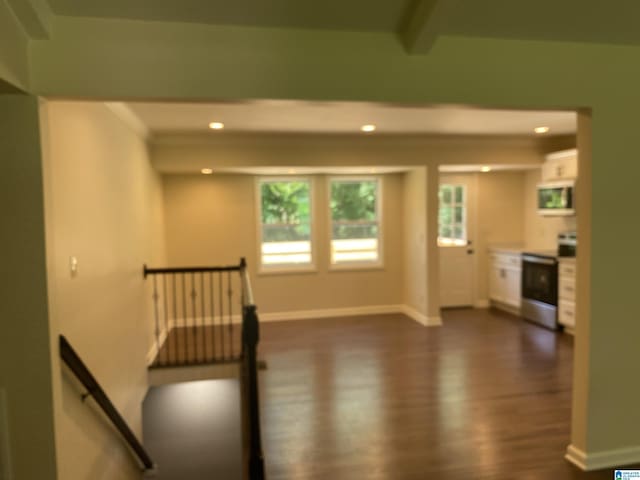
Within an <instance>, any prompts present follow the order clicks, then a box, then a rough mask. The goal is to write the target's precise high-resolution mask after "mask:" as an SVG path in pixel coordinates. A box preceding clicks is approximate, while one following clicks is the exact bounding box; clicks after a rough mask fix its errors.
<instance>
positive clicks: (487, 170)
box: [480, 165, 491, 173]
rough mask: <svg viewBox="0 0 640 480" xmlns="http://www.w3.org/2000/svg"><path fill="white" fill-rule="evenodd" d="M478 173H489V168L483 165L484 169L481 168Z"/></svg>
mask: <svg viewBox="0 0 640 480" xmlns="http://www.w3.org/2000/svg"><path fill="white" fill-rule="evenodd" d="M480 171H481V172H485V173H486V172H490V171H491V167H489V166H487V165H485V166H484V167H482V168H481V169H480Z"/></svg>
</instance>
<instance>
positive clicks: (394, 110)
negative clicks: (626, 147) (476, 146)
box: [127, 100, 576, 135]
mask: <svg viewBox="0 0 640 480" xmlns="http://www.w3.org/2000/svg"><path fill="white" fill-rule="evenodd" d="M127 106H128V107H129V108H130V109H131V111H132V112H133V113H134V114H135V116H137V117H138V118H139V120H140V121H141V122H142V123H143V124H144V125H145V126H146V127H147V129H148V130H149V131H150V132H151V133H152V134H155V135H158V134H163V133H187V132H188V133H197V132H210V134H211V135H221V134H224V132H266V133H327V134H330V133H333V134H336V133H337V134H347V133H359V132H360V127H361V126H362V125H364V124H371V123H372V124H375V125H376V126H377V130H376V132H375V134H445V135H535V134H534V132H533V129H534V128H535V127H538V126H548V127H550V131H549V133H548V134H547V135H561V134H574V133H575V132H576V116H575V113H574V112H559V111H527V110H490V109H480V108H469V107H461V106H436V107H433V106H405V105H392V104H381V103H367V102H306V101H305V102H303V101H289V100H253V101H240V102H226V103H128V104H127ZM213 121H218V122H223V123H224V124H225V129H224V131H210V130H209V129H208V124H209V123H210V122H213Z"/></svg>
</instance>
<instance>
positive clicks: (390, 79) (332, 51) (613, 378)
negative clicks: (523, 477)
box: [31, 18, 640, 452]
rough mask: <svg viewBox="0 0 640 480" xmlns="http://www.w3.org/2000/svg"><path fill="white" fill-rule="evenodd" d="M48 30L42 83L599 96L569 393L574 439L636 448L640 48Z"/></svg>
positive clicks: (121, 24) (593, 446)
mask: <svg viewBox="0 0 640 480" xmlns="http://www.w3.org/2000/svg"><path fill="white" fill-rule="evenodd" d="M54 30H55V32H56V34H55V35H54V36H53V37H52V40H51V41H36V42H34V43H33V46H32V52H31V53H32V55H31V67H32V70H33V81H34V83H33V88H34V91H35V92H37V93H38V94H46V95H59V96H67V97H79V96H81V97H89V98H95V97H99V98H139V99H144V98H148V99H192V100H196V99H202V100H205V99H234V98H235V99H243V98H298V99H325V100H334V99H353V100H375V101H394V102H408V103H425V102H426V103H458V104H471V105H482V106H493V107H524V108H560V107H563V108H574V107H590V108H593V137H592V142H593V182H592V184H591V185H587V186H586V188H588V189H590V194H591V197H592V201H593V205H594V208H593V213H592V226H593V242H592V251H591V252H587V253H586V255H588V256H589V259H590V260H591V272H592V289H591V293H592V296H591V310H592V312H591V313H592V315H591V325H590V328H587V326H584V327H581V326H578V334H579V335H580V334H581V332H583V335H584V336H583V340H584V341H583V342H581V343H579V344H578V346H577V349H578V350H579V351H578V357H579V358H581V359H588V361H584V362H583V364H582V366H581V368H584V369H586V373H585V374H584V375H580V376H579V379H580V382H582V383H583V385H581V387H584V388H583V390H586V391H589V392H590V395H589V399H588V401H587V399H586V398H584V399H578V400H577V401H578V402H580V408H577V409H576V410H575V412H574V438H573V443H574V444H576V445H577V446H578V447H580V448H582V449H586V450H588V451H589V452H597V451H602V450H610V449H615V448H621V447H638V448H640V440H639V439H638V436H637V433H636V429H637V425H640V409H638V408H637V405H640V383H638V382H637V381H635V380H634V379H635V374H636V373H635V370H634V367H636V366H637V354H636V352H635V350H636V348H637V347H636V345H635V344H636V343H637V339H638V338H640V321H639V317H640V304H638V302H637V301H636V300H635V295H634V293H635V292H634V290H635V285H636V284H637V281H636V279H637V272H638V271H640V257H639V256H638V255H636V254H634V252H633V250H630V249H628V248H621V244H625V245H626V244H628V243H629V242H633V241H634V240H635V239H636V238H638V236H639V234H640V224H638V222H635V220H634V219H635V216H636V204H637V194H636V193H635V192H636V191H635V187H636V184H637V181H638V180H639V179H640V162H638V158H640V142H638V141H637V127H636V122H637V111H638V107H639V106H640V97H638V96H637V94H636V91H637V85H638V84H639V81H640V63H638V62H637V58H638V54H640V48H636V47H621V46H604V45H594V44H591V45H582V44H572V43H550V42H533V41H504V40H491V39H474V38H462V37H441V38H439V39H438V41H437V43H436V44H435V46H434V48H433V50H432V51H431V52H430V53H429V54H428V55H426V56H408V55H406V54H405V52H404V51H403V50H402V47H401V46H400V44H399V42H398V41H397V39H396V38H395V37H394V36H392V35H385V34H358V33H346V32H318V31H315V32H313V31H296V30H277V29H257V28H239V27H238V28H236V27H208V26H203V25H192V24H190V25H186V24H166V23H162V22H156V23H143V22H133V21H116V20H111V21H105V20H95V19H94V20H88V19H84V20H76V19H70V18H58V19H57V23H56V28H55V29H54ZM586 214H587V212H582V213H581V215H586ZM582 255H583V256H584V255H585V250H583V254H582ZM636 370H637V368H636ZM578 424H583V425H582V426H583V427H584V428H577V425H578ZM576 432H578V433H576ZM580 432H582V434H580ZM576 435H578V437H579V438H578V437H576Z"/></svg>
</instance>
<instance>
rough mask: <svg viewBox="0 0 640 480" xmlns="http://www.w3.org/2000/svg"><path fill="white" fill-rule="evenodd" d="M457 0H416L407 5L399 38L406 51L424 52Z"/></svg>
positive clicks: (434, 40)
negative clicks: (407, 8) (407, 10)
mask: <svg viewBox="0 0 640 480" xmlns="http://www.w3.org/2000/svg"><path fill="white" fill-rule="evenodd" d="M457 1H458V0H416V1H415V2H413V3H412V4H411V6H410V7H409V12H408V13H407V16H406V18H405V22H404V25H403V27H402V28H401V30H400V38H401V40H402V43H403V44H404V46H405V49H406V50H407V52H408V53H411V54H426V53H429V51H430V50H431V47H433V45H434V43H435V42H436V40H437V39H438V36H439V35H440V34H441V33H442V29H443V27H444V26H445V24H446V20H447V18H448V14H449V12H450V11H451V7H452V6H453V4H455V3H456V2H457Z"/></svg>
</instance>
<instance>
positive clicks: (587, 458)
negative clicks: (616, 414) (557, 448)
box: [564, 445, 640, 472]
mask: <svg viewBox="0 0 640 480" xmlns="http://www.w3.org/2000/svg"><path fill="white" fill-rule="evenodd" d="M564 458H565V459H566V460H568V461H569V462H571V463H573V464H574V465H575V466H576V467H578V468H579V469H581V470H584V471H587V472H588V471H591V470H600V469H603V468H616V467H622V466H624V465H631V464H634V463H640V446H637V447H626V448H618V449H615V450H605V451H602V452H594V453H586V452H583V451H582V450H580V449H579V448H578V447H576V446H574V445H569V446H568V447H567V453H566V455H565V456H564Z"/></svg>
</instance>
